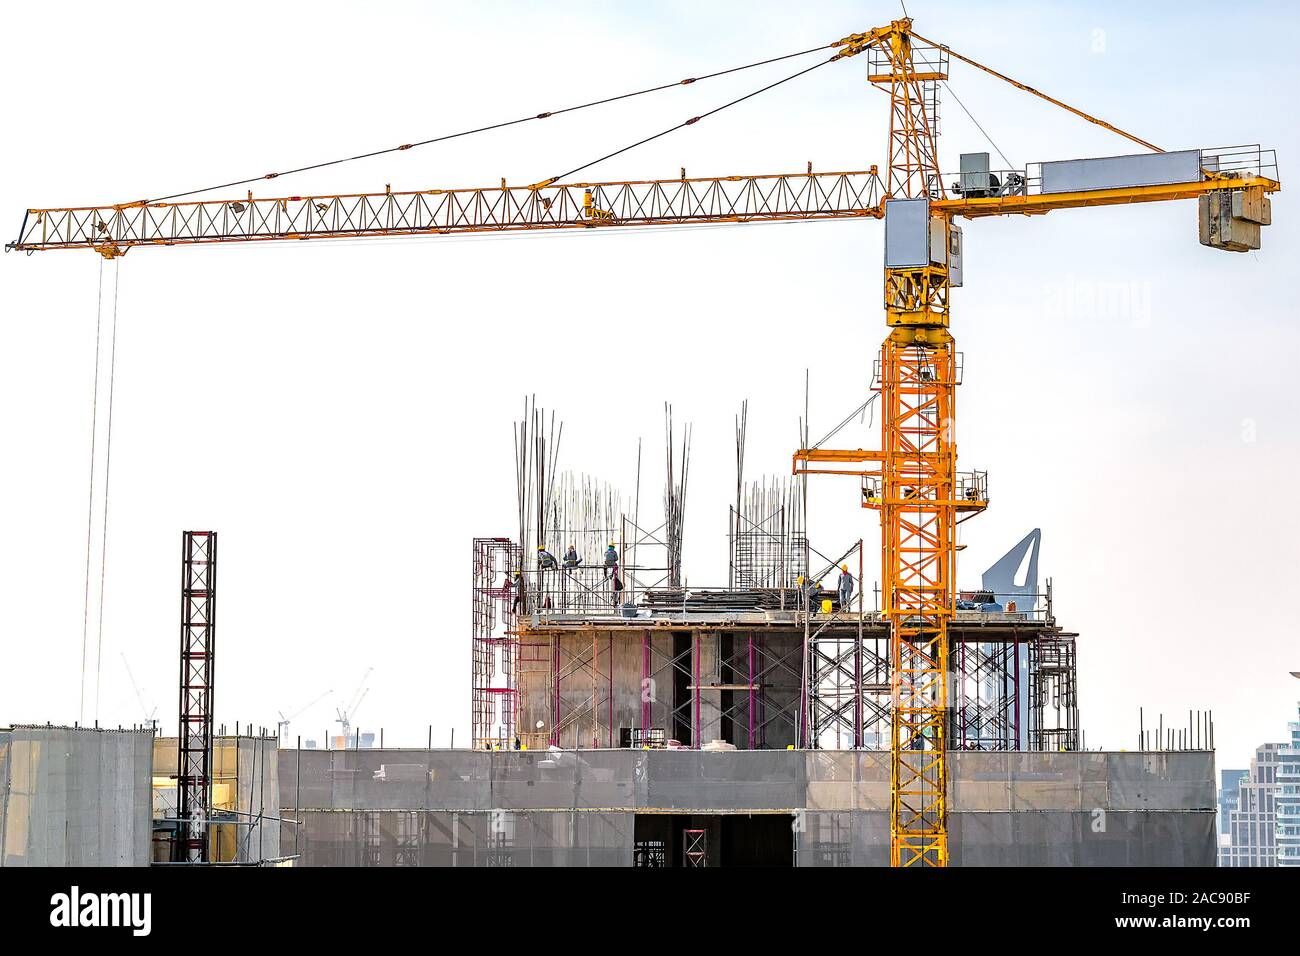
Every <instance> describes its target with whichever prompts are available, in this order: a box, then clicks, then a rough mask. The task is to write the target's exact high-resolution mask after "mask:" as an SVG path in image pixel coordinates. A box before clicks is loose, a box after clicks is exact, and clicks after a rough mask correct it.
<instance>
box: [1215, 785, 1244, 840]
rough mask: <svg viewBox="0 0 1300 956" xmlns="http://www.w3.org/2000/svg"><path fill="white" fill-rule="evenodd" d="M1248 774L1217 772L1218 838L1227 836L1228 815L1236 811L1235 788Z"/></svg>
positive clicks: (1236, 795)
mask: <svg viewBox="0 0 1300 956" xmlns="http://www.w3.org/2000/svg"><path fill="white" fill-rule="evenodd" d="M1249 774H1250V771H1249V770H1220V771H1219V836H1220V837H1223V836H1227V834H1228V824H1229V814H1230V813H1232V811H1233V810H1236V809H1237V797H1238V796H1239V794H1238V792H1237V788H1238V787H1239V786H1240V785H1241V782H1242V781H1243V780H1245V779H1246V777H1247V776H1248V775H1249Z"/></svg>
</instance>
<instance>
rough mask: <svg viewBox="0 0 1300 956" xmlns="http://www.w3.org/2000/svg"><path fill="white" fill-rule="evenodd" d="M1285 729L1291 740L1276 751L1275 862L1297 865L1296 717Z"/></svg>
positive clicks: (1299, 727)
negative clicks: (1288, 732)
mask: <svg viewBox="0 0 1300 956" xmlns="http://www.w3.org/2000/svg"><path fill="white" fill-rule="evenodd" d="M1296 716H1297V718H1300V705H1297V706H1296ZM1287 730H1289V731H1290V736H1291V740H1290V742H1289V743H1288V744H1286V745H1285V746H1283V747H1282V748H1281V749H1280V750H1278V754H1277V797H1276V813H1277V865H1278V866H1296V867H1300V719H1298V720H1295V721H1293V722H1292V723H1289V724H1287Z"/></svg>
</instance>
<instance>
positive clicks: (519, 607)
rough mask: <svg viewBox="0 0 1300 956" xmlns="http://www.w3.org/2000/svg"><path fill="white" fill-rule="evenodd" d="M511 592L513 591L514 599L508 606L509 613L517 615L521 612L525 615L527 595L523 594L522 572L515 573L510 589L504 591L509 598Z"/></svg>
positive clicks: (526, 611)
mask: <svg viewBox="0 0 1300 956" xmlns="http://www.w3.org/2000/svg"><path fill="white" fill-rule="evenodd" d="M511 591H514V595H515V598H514V600H513V601H512V602H511V604H510V613H511V614H518V613H519V612H520V611H523V612H524V613H525V614H527V613H528V600H527V595H526V594H525V593H524V575H523V572H521V571H515V577H514V580H513V581H512V582H511V585H510V587H508V588H507V589H506V595H507V596H509V594H510V592H511Z"/></svg>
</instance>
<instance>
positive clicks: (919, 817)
mask: <svg viewBox="0 0 1300 956" xmlns="http://www.w3.org/2000/svg"><path fill="white" fill-rule="evenodd" d="M819 50H821V51H825V50H833V51H834V52H833V53H832V55H831V56H830V57H829V59H824V60H821V61H819V62H818V63H817V64H815V65H814V66H813V67H809V68H808V69H805V70H802V71H800V72H799V73H795V74H793V75H792V76H788V77H786V78H785V79H783V80H780V81H778V82H777V83H773V84H769V85H768V86H765V87H763V88H762V89H759V90H755V91H754V92H753V93H750V94H749V95H747V96H743V97H740V98H739V99H737V100H733V101H732V102H730V103H727V104H724V105H723V106H720V107H718V108H716V109H714V110H711V111H709V112H708V113H704V114H702V115H700V116H695V117H691V118H689V119H687V120H686V121H684V122H682V123H680V124H678V125H677V126H674V127H672V128H670V129H668V130H664V131H663V132H662V133H658V134H656V135H654V136H650V137H647V138H646V139H643V140H641V141H639V142H637V143H633V144H632V145H631V146H629V147H625V149H622V150H618V151H617V152H615V153H610V154H608V155H607V156H605V157H602V159H608V158H610V157H611V156H615V155H618V154H619V153H622V152H625V151H627V150H628V149H631V148H633V147H635V146H638V145H640V144H641V143H644V142H648V141H649V140H651V139H656V138H658V137H659V136H663V135H665V134H667V133H671V132H673V131H675V130H678V129H682V128H684V127H686V126H691V125H694V124H696V123H698V122H699V121H700V120H702V119H706V118H708V117H709V116H711V115H713V114H714V113H717V112H719V111H720V110H722V109H725V108H727V107H730V106H733V105H736V104H737V103H740V102H742V101H744V100H747V99H749V98H750V97H752V96H755V95H757V94H758V93H761V92H763V91H765V90H767V89H771V88H772V87H773V86H777V85H779V84H780V83H784V82H787V81H789V80H793V79H795V78H797V77H799V76H802V75H803V74H805V73H808V72H810V71H811V70H812V69H816V68H818V67H820V66H822V65H825V64H827V63H832V62H836V61H839V60H844V59H848V58H851V57H856V56H858V55H859V54H863V53H866V54H867V63H868V71H867V79H868V80H869V82H870V83H871V84H872V85H874V86H876V87H877V88H879V89H881V90H883V91H885V92H886V93H887V94H888V95H889V103H890V119H889V138H888V142H887V151H888V162H887V165H886V168H885V172H884V174H883V176H882V175H881V173H880V171H879V169H878V168H877V167H875V166H873V167H871V168H870V169H867V170H856V171H847V172H813V170H812V168H811V165H809V168H808V169H807V171H806V172H802V173H784V174H766V175H754V176H722V177H704V178H688V177H687V176H686V172H685V170H684V169H683V170H682V173H681V175H680V176H679V177H678V178H676V179H644V180H622V181H611V182H578V181H572V182H571V181H567V180H568V179H569V177H570V176H571V175H573V174H574V173H577V172H582V171H584V170H586V169H587V168H589V167H590V166H592V165H595V163H596V162H600V161H601V160H596V161H594V162H592V163H588V164H586V165H584V166H580V167H578V168H577V169H575V170H572V171H570V172H567V173H564V174H562V175H561V176H553V177H549V178H547V179H543V180H541V181H539V182H536V183H534V184H532V185H527V186H508V185H507V184H506V183H505V182H504V181H502V183H501V184H500V186H499V187H484V188H471V189H428V190H420V191H414V192H393V191H392V190H391V189H386V190H385V191H384V192H382V193H352V194H329V195H312V196H296V195H285V196H280V197H276V198H263V197H257V198H254V196H253V194H252V192H251V191H249V192H248V193H247V194H246V195H245V196H244V197H241V198H238V199H216V200H208V199H193V198H191V197H192V196H195V195H198V194H201V193H204V192H208V191H209V190H207V189H202V190H194V191H192V192H189V193H182V194H177V195H175V196H169V197H165V198H163V199H159V200H139V201H134V202H126V203H119V204H108V205H102V206H87V207H63V208H45V209H29V210H28V211H27V214H26V216H25V217H24V220H23V225H22V227H21V230H20V233H19V237H18V239H17V240H16V241H15V242H12V243H9V244H8V245H7V246H6V250H9V249H15V250H20V251H26V252H29V253H31V252H37V251H43V250H51V249H92V250H94V251H96V252H98V253H100V254H101V255H103V256H105V257H107V258H110V259H112V258H117V257H119V256H121V255H123V254H124V253H126V252H127V251H128V250H129V249H132V248H134V247H136V246H170V245H190V244H196V243H216V242H264V241H279V240H299V241H303V240H328V239H338V238H352V237H380V236H410V235H427V236H439V235H454V234H458V233H492V232H514V231H523V232H531V231H538V230H553V229H608V228H625V227H633V226H646V225H653V226H662V225H673V224H703V223H739V222H779V221H788V220H815V219H853V218H874V219H884V220H885V276H884V301H883V304H884V311H885V320H886V324H887V326H888V328H889V334H888V337H887V338H886V339H885V341H884V343H883V345H882V346H881V350H880V353H879V357H878V359H877V360H876V367H875V375H874V385H873V387H874V388H875V389H876V390H877V391H878V392H879V395H880V398H881V401H882V407H883V414H882V420H881V442H880V448H879V449H877V450H863V449H826V448H821V447H813V448H802V449H799V450H798V451H797V452H795V453H794V465H793V467H794V472H795V473H796V474H838V475H853V476H856V477H858V478H860V479H861V482H862V504H863V506H864V507H869V508H873V509H875V510H878V511H879V512H880V515H881V525H882V541H883V547H882V555H881V558H882V566H881V580H882V591H883V600H884V613H885V614H886V615H887V616H888V618H889V621H890V629H891V641H890V644H891V665H892V672H891V714H892V717H891V736H890V751H891V768H892V770H891V788H892V799H891V807H890V830H891V839H890V861H891V864H892V865H894V866H913V865H923V866H927V865H928V866H945V865H947V863H948V836H947V787H948V771H947V753H946V743H947V741H948V702H949V693H948V686H947V681H948V626H949V622H950V621H951V619H952V616H953V612H954V605H955V594H954V569H955V555H956V545H955V529H956V525H957V523H958V521H959V520H961V519H959V517H958V516H959V515H967V516H969V515H971V514H974V513H977V512H979V511H981V510H983V509H984V508H985V507H986V506H987V504H988V492H987V478H986V475H985V473H983V472H959V471H958V470H957V446H956V441H955V439H954V434H955V432H954V422H955V415H956V403H955V394H956V386H957V385H958V384H959V382H960V380H961V363H960V361H959V358H958V353H957V352H956V349H955V344H954V341H953V338H952V335H951V333H950V331H949V327H950V312H949V296H950V291H951V290H952V289H953V288H955V287H959V286H960V284H961V254H962V234H961V229H960V227H959V226H958V225H957V224H956V221H957V220H959V219H977V218H981V217H985V216H1004V215H1013V214H1020V215H1037V214H1041V213H1046V212H1050V211H1052V210H1055V209H1072V208H1082V207H1087V206H1109V205H1120V204H1129V203H1144V202H1160V201H1165V200H1173V199H1196V200H1198V209H1199V230H1200V241H1201V242H1202V243H1203V244H1205V245H1207V246H1211V247H1213V248H1218V249H1224V250H1229V251H1245V250H1248V249H1256V248H1259V237H1260V227H1261V226H1265V225H1268V224H1269V222H1270V219H1271V207H1270V201H1269V199H1268V196H1269V194H1271V193H1273V192H1276V191H1277V190H1278V189H1280V188H1281V185H1280V182H1279V180H1278V176H1277V164H1276V159H1275V157H1274V155H1273V154H1272V151H1270V150H1264V149H1261V148H1260V147H1258V146H1252V147H1238V148H1234V149H1223V150H1215V151H1209V150H1198V149H1189V150H1181V151H1177V152H1166V151H1163V150H1160V149H1159V148H1158V147H1156V146H1154V145H1152V144H1151V143H1149V142H1147V141H1145V140H1142V139H1139V138H1138V137H1136V136H1134V135H1132V134H1130V133H1127V132H1125V131H1123V130H1121V129H1118V128H1117V127H1115V126H1112V125H1111V124H1109V123H1107V122H1105V121H1103V120H1101V119H1098V118H1096V117H1094V116H1090V115H1089V114H1087V113H1085V112H1084V111H1082V110H1079V109H1077V108H1075V107H1073V106H1070V105H1068V104H1066V103H1063V102H1061V101H1060V100H1057V99H1054V98H1052V97H1051V96H1048V95H1047V94H1045V93H1043V92H1041V91H1039V90H1037V89H1034V88H1033V87H1030V86H1027V85H1025V84H1023V83H1020V82H1017V81H1016V80H1013V79H1011V78H1010V77H1007V76H1005V75H1003V74H1001V73H999V72H997V71H996V70H993V69H990V68H989V67H987V66H984V65H983V64H980V63H978V62H976V61H975V60H973V59H971V58H969V57H966V56H964V55H962V54H960V53H957V52H955V51H953V50H951V49H950V48H949V47H947V46H945V45H943V44H939V43H935V42H933V41H930V40H927V39H925V38H924V37H922V36H920V35H919V34H917V33H916V32H914V31H913V29H912V21H911V20H910V19H906V18H905V19H900V20H894V21H892V22H891V23H889V24H887V25H885V26H881V27H878V28H876V29H873V30H869V31H866V32H864V33H856V34H853V35H851V36H848V37H844V38H843V39H840V40H837V41H834V42H833V43H829V44H826V45H825V46H822V47H818V48H815V49H813V50H805V51H803V52H802V53H797V54H789V55H788V56H785V57H776V58H774V59H771V60H764V61H760V62H759V63H755V64H750V65H749V66H747V67H740V68H736V69H732V70H724V71H720V72H719V73H716V74H711V75H710V76H719V75H722V74H725V73H735V72H738V70H742V69H749V68H750V67H753V66H760V65H763V64H766V63H771V62H775V61H776V60H784V59H789V58H792V57H796V56H804V55H807V54H812V53H816V52H818V51H819ZM953 58H955V59H957V60H959V61H961V62H963V63H966V64H969V65H970V66H971V67H973V68H976V69H979V70H982V71H984V72H986V73H988V74H990V75H992V76H994V77H997V78H998V79H1000V80H1004V81H1006V82H1007V83H1010V84H1011V85H1013V86H1015V87H1016V88H1018V89H1020V90H1023V91H1025V92H1027V93H1030V94H1032V95H1033V96H1036V97H1038V98H1040V99H1043V100H1045V101H1047V102H1049V103H1051V104H1053V105H1054V106H1057V107H1060V108H1061V109H1064V110H1067V111H1068V112H1070V113H1072V114H1074V115H1075V116H1078V117H1080V118H1082V119H1084V120H1087V121H1088V122H1090V123H1094V124H1096V125H1098V126H1101V127H1103V128H1104V129H1107V130H1109V131H1111V132H1113V133H1115V134H1117V135H1119V136H1122V137H1124V138H1126V139H1128V140H1130V141H1131V142H1132V143H1133V144H1135V145H1136V146H1138V147H1141V149H1142V150H1144V152H1143V153H1141V154H1134V155H1122V156H1109V157H1100V158H1095V159H1082V160H1070V161H1064V162H1044V163H1041V164H1038V165H1037V168H1033V167H1026V168H1025V169H1022V170H1001V171H998V170H992V169H990V168H989V165H988V162H987V154H968V155H966V156H963V157H962V164H961V169H960V170H959V171H958V172H957V174H956V175H957V179H956V181H955V182H952V183H951V185H946V184H945V178H946V177H945V175H943V174H942V173H941V170H940V167H939V156H938V148H937V147H938V130H937V104H938V95H939V88H940V84H942V83H944V82H946V81H947V79H948V66H949V63H950V60H951V59H953ZM708 78H710V77H698V78H688V79H685V80H682V81H680V83H669V84H665V85H663V86H660V87H653V88H651V89H649V90H642V91H638V92H635V93H630V94H626V95H625V96H622V97H611V98H607V99H605V100H597V101H595V102H593V103H588V104H583V105H581V106H576V107H570V108H568V109H566V110H557V111H554V112H548V113H540V114H536V115H534V116H527V117H523V118H521V119H519V120H514V121H511V122H510V123H500V124H496V125H495V126H491V127H484V129H495V128H499V127H501V126H508V125H514V124H515V123H522V122H526V121H531V120H544V119H546V118H548V117H550V116H554V115H558V114H559V113H563V112H571V111H573V110H578V109H585V108H587V107H589V106H595V105H599V104H601V103H606V102H611V101H612V100H616V99H626V98H628V97H630V96H640V95H643V94H645V93H652V92H656V91H658V90H663V89H668V88H670V87H674V86H678V85H687V84H693V83H695V82H698V81H699V80H702V79H708ZM480 131H481V130H473V131H469V132H471V133H472V132H480ZM460 135H468V133H465V134H454V136H460ZM454 136H443V137H438V138H437V139H433V140H426V141H425V142H423V143H405V144H402V145H400V146H395V147H393V148H392V149H390V150H379V151H377V152H374V153H367V154H363V156H359V157H350V158H348V159H343V160H335V161H331V162H330V163H321V164H316V165H315V166H310V167H304V168H303V169H302V170H290V171H289V172H301V171H305V170H306V169H317V168H320V167H323V166H329V165H334V164H335V163H339V162H347V161H348V160H349V159H360V158H365V157H368V156H374V155H379V154H382V153H388V152H398V151H402V150H407V149H411V148H414V147H416V146H422V145H427V144H428V143H433V142H440V141H444V140H447V139H451V138H454ZM281 175H287V173H267V174H264V175H262V176H257V177H254V178H253V179H248V180H241V181H238V182H235V183H229V184H226V186H227V187H229V188H233V187H236V186H246V185H249V184H251V183H252V182H255V181H259V180H270V179H275V178H278V177H279V176H281ZM805 679H806V675H805Z"/></svg>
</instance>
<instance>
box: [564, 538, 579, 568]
mask: <svg viewBox="0 0 1300 956" xmlns="http://www.w3.org/2000/svg"><path fill="white" fill-rule="evenodd" d="M580 564H582V559H581V558H579V557H578V549H577V548H576V547H575V546H574V545H573V544H570V545H569V550H568V551H565V552H564V566H565V567H566V568H568V569H573V568H576V567H577V566H578V565H580Z"/></svg>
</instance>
